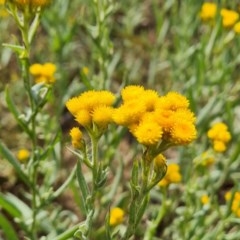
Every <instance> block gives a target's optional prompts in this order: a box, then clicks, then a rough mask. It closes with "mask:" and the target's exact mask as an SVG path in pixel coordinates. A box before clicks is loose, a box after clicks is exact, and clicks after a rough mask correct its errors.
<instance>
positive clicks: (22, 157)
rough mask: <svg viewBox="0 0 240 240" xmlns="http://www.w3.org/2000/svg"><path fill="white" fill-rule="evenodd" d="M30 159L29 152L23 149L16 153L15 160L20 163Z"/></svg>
mask: <svg viewBox="0 0 240 240" xmlns="http://www.w3.org/2000/svg"><path fill="white" fill-rule="evenodd" d="M29 157H30V152H29V151H28V150H27V149H25V148H23V149H20V150H19V151H18V153H17V158H18V160H19V161H20V162H26V161H27V160H28V159H29Z"/></svg>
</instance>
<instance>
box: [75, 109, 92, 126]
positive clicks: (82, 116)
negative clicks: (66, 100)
mask: <svg viewBox="0 0 240 240" xmlns="http://www.w3.org/2000/svg"><path fill="white" fill-rule="evenodd" d="M76 121H77V122H78V123H79V124H80V125H81V126H83V127H86V126H89V125H90V124H91V122H92V117H91V113H90V112H89V111H87V110H85V109H81V110H79V111H78V113H77V116H76Z"/></svg>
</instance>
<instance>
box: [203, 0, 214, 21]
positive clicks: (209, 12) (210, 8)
mask: <svg viewBox="0 0 240 240" xmlns="http://www.w3.org/2000/svg"><path fill="white" fill-rule="evenodd" d="M216 14H217V5H216V4H215V3H211V2H205V3H204V4H203V5H202V8H201V11H200V17H201V19H202V20H204V21H208V20H213V19H214V18H215V16H216Z"/></svg>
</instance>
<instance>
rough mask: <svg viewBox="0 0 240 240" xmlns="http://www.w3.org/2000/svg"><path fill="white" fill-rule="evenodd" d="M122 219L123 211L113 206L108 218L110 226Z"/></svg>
mask: <svg viewBox="0 0 240 240" xmlns="http://www.w3.org/2000/svg"><path fill="white" fill-rule="evenodd" d="M123 220H124V211H123V210H122V209H121V208H119V207H115V208H112V209H111V210H110V219H109V224H110V226H116V225H119V224H121V223H122V222H123Z"/></svg>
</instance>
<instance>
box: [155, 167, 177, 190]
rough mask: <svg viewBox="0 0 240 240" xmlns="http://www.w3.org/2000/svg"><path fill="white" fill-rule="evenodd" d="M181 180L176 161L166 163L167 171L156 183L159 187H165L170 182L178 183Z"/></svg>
mask: <svg viewBox="0 0 240 240" xmlns="http://www.w3.org/2000/svg"><path fill="white" fill-rule="evenodd" d="M181 181H182V175H181V173H180V167H179V165H178V164H176V163H172V164H169V165H168V168H167V173H166V175H165V176H164V178H163V179H162V180H161V181H160V182H159V183H158V185H159V186H160V187H166V186H168V185H169V184H171V183H179V182H181Z"/></svg>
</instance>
